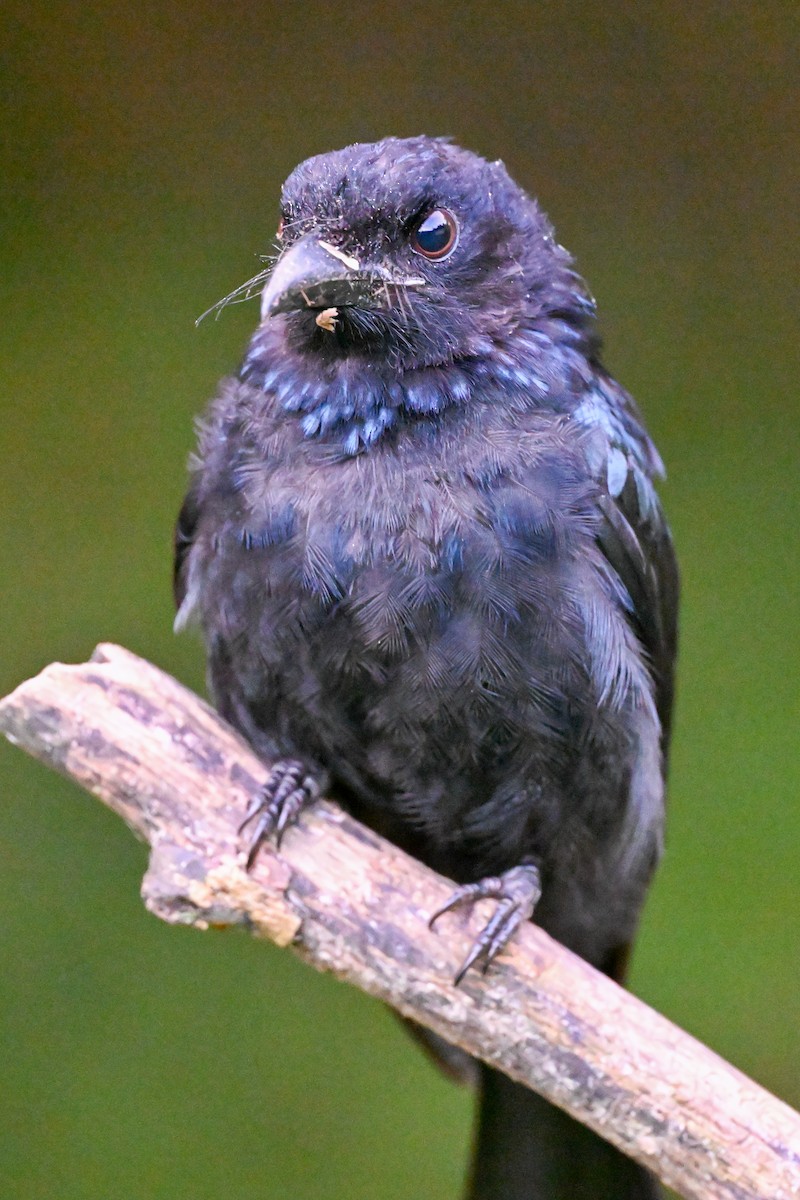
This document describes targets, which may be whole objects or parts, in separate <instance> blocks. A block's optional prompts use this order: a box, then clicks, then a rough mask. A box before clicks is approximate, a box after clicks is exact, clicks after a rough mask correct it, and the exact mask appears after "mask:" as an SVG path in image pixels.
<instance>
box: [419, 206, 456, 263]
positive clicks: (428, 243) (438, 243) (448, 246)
mask: <svg viewBox="0 0 800 1200" xmlns="http://www.w3.org/2000/svg"><path fill="white" fill-rule="evenodd" d="M457 239H458V223H457V222H456V219H455V217H454V216H453V214H452V213H449V212H448V211H447V209H446V208H434V209H432V210H431V212H429V213H426V214H425V216H424V217H423V218H422V220H421V221H420V222H419V224H418V225H417V226H416V227H415V229H414V232H413V233H412V234H411V249H412V250H415V251H416V252H417V254H422V255H424V257H425V258H445V257H446V256H447V255H448V254H449V253H450V251H451V250H452V249H453V247H454V246H455V244H456V241H457Z"/></svg>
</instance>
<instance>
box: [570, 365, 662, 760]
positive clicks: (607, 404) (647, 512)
mask: <svg viewBox="0 0 800 1200" xmlns="http://www.w3.org/2000/svg"><path fill="white" fill-rule="evenodd" d="M574 419H575V420H577V421H578V422H579V423H580V424H582V425H583V426H584V427H586V428H589V429H593V430H595V431H599V432H600V433H601V434H602V435H603V436H602V437H601V438H599V439H597V443H596V444H598V445H600V446H602V447H603V449H602V450H601V451H600V453H599V454H598V457H597V459H596V460H595V461H594V462H593V464H592V465H593V467H594V468H595V470H596V474H597V476H598V478H599V479H600V482H601V496H600V501H599V505H600V512H601V523H600V531H599V534H598V542H599V545H600V548H601V549H602V551H603V554H604V555H605V557H606V559H607V561H608V562H609V564H610V565H611V567H612V568H613V570H614V572H615V573H616V575H617V576H618V578H619V579H620V581H621V582H622V584H623V585H624V587H625V589H626V591H627V593H628V596H629V597H630V600H631V605H632V609H631V613H630V620H631V623H632V624H633V626H634V629H635V631H636V634H637V636H638V638H639V640H640V642H641V644H642V645H643V647H644V649H645V651H646V654H647V658H648V665H649V668H650V671H651V673H652V675H653V679H654V681H655V685H656V705H657V708H658V715H659V718H660V721H661V727H662V748H663V753H664V760H665V762H666V757H667V751H668V747H669V735H670V725H671V718H672V700H673V691H674V671H675V656H676V651H677V614H678V568H677V563H676V559H675V552H674V548H673V544H672V537H671V534H670V531H669V526H668V525H667V521H666V518H665V516H664V512H663V509H662V507H661V502H660V500H659V498H658V493H657V492H656V489H655V483H654V480H655V478H657V477H658V476H661V475H663V473H664V468H663V466H662V464H661V459H660V458H659V456H658V453H657V451H656V449H655V447H654V446H653V444H652V442H651V441H650V439H649V437H648V435H647V432H646V430H645V428H644V425H643V423H642V420H641V417H640V416H639V413H638V410H637V408H636V405H635V404H634V402H633V400H632V399H631V397H630V396H629V395H628V394H627V393H626V392H625V391H623V389H622V388H620V387H619V385H618V384H616V383H614V382H613V380H611V379H609V378H608V377H607V376H602V377H598V380H597V385H596V387H595V388H594V389H593V390H592V391H591V392H590V393H589V395H588V397H587V398H586V399H585V400H584V401H583V402H582V403H581V405H579V407H578V409H577V410H576V411H575V413H574Z"/></svg>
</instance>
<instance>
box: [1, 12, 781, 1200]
mask: <svg viewBox="0 0 800 1200" xmlns="http://www.w3.org/2000/svg"><path fill="white" fill-rule="evenodd" d="M381 13H382V14H383V15H378V14H381ZM796 33H797V23H796V12H795V11H794V8H793V6H791V5H789V4H785V3H774V2H770V0H767V3H765V4H762V5H758V6H745V5H742V4H735V3H734V4H717V3H709V2H704V3H700V4H698V5H694V6H688V5H687V6H681V5H679V6H677V8H676V6H675V5H673V4H667V3H657V2H654V3H645V4H641V5H636V6H631V5H626V4H623V3H621V2H620V0H610V3H606V4H603V5H600V4H590V3H584V2H582V0H578V2H576V3H573V4H570V5H562V6H552V5H544V4H539V3H533V4H529V3H522V2H519V3H508V4H505V5H503V6H500V5H496V4H491V5H490V4H489V3H470V4H467V5H452V6H450V7H447V6H445V7H444V8H442V6H428V5H424V6H423V5H416V4H405V5H403V6H397V7H396V8H394V9H390V8H388V7H386V8H385V9H383V10H381V9H380V8H379V7H374V6H371V5H370V6H367V5H362V4H359V3H358V2H355V3H350V4H347V5H340V4H337V3H333V4H326V5H304V6H299V5H286V4H282V5H273V4H271V3H263V2H262V3H258V4H256V3H253V2H251V0H246V2H242V3H236V2H234V3H232V4H229V5H215V4H211V3H208V2H207V0H199V2H196V3H195V4H193V5H191V6H189V5H183V4H180V3H178V2H177V0H167V2H166V3H158V4H156V3H153V2H152V0H150V2H145V3H143V4H141V5H137V6H135V7H129V6H124V5H122V4H120V3H118V0H112V2H111V3H107V4H93V3H88V4H83V5H81V6H77V5H68V4H58V3H56V4H49V5H44V4H41V3H37V2H36V0H34V2H33V3H28V4H24V5H22V4H18V5H16V6H15V5H14V4H12V5H10V6H6V13H5V16H4V21H3V33H2V39H3V44H2V67H1V68H0V69H1V70H2V79H3V87H2V98H1V99H0V104H1V105H2V125H1V126H0V127H1V128H2V131H3V149H2V156H3V161H2V164H0V171H1V172H2V178H3V181H4V189H3V191H4V199H3V204H4V208H5V211H4V214H3V221H2V230H3V249H2V256H3V262H2V284H3V286H2V295H1V296H0V305H2V321H1V322H0V341H1V342H2V353H0V404H2V423H1V424H0V442H1V444H2V462H3V469H2V472H0V503H2V512H3V521H2V524H0V547H2V587H3V592H4V595H3V610H2V611H3V633H4V641H3V650H2V667H1V668H0V675H1V678H0V689H2V690H3V691H6V690H9V689H10V688H11V687H12V686H13V685H14V684H15V683H16V682H18V681H19V680H20V679H21V678H23V677H25V676H27V675H30V674H32V673H33V672H35V671H36V670H38V669H39V668H40V667H41V666H43V665H44V664H45V663H46V662H48V661H50V660H51V659H65V660H80V659H83V658H84V657H85V656H87V655H88V654H89V653H90V652H91V649H92V647H93V646H94V644H95V643H96V642H97V641H100V640H102V639H112V640H115V641H119V642H121V643H123V644H125V645H127V646H129V647H131V648H132V649H133V650H135V651H137V652H139V653H141V654H144V655H146V656H148V657H150V658H152V659H153V660H154V661H155V662H157V663H159V664H160V665H162V666H163V667H165V668H166V669H168V670H170V671H172V672H174V673H175V674H177V675H178V676H180V677H181V678H183V679H184V680H185V681H187V682H188V683H189V684H191V685H192V686H194V687H196V688H202V675H203V671H202V653H201V648H200V646H199V644H198V643H197V642H196V641H194V640H192V639H191V638H184V639H179V640H177V639H174V638H173V636H172V633H171V620H172V613H171V603H170V598H169V585H168V577H169V569H170V537H171V526H172V521H173V518H174V514H175V512H176V510H177V507H178V505H179V502H180V499H181V494H182V490H183V487H184V480H185V469H184V464H185V459H186V454H187V452H188V450H189V448H190V446H191V443H192V431H191V421H192V416H193V414H194V413H195V412H197V411H198V410H199V409H200V408H201V407H202V405H203V403H204V402H205V399H206V398H207V397H208V396H209V395H210V394H211V392H212V390H213V388H214V386H215V381H216V379H217V378H218V377H219V376H220V375H221V374H222V373H224V372H225V371H226V370H230V369H232V368H233V367H234V366H235V365H236V363H237V360H238V356H239V354H240V351H241V347H242V346H243V344H244V341H245V339H246V336H247V333H248V329H249V327H250V326H251V324H252V322H253V320H254V317H255V307H254V306H252V305H251V306H244V307H242V308H238V309H236V308H234V309H228V310H227V311H226V312H225V313H224V315H223V319H222V320H221V321H220V322H219V323H216V324H215V323H214V322H213V321H211V320H209V321H206V322H205V323H204V324H203V325H202V326H201V327H200V328H199V329H195V327H194V324H193V321H194V318H195V317H196V316H197V314H199V313H200V312H202V311H203V310H204V309H206V308H207V307H208V306H209V304H211V303H213V301H215V300H216V299H217V298H218V297H220V296H222V295H224V294H226V293H227V292H228V291H229V290H230V289H231V288H232V287H233V286H235V285H236V284H237V283H239V282H240V281H241V280H243V279H244V278H246V277H248V276H249V275H250V274H252V273H253V270H254V261H255V259H254V256H255V255H257V254H258V253H259V252H262V251H264V250H265V249H267V248H268V246H269V244H270V241H271V237H272V233H273V230H274V226H275V220H276V209H277V194H278V189H279V186H280V183H281V181H282V179H283V177H284V176H285V175H286V174H287V173H288V171H289V170H290V169H291V167H292V166H293V165H294V164H295V162H297V161H299V160H300V159H302V158H304V157H306V156H307V155H308V154H310V153H314V152H318V151H322V150H325V149H330V148H332V147H336V146H340V145H343V144H345V143H346V142H348V141H353V140H368V139H372V138H374V137H377V136H381V135H383V134H385V133H389V132H395V133H400V134H409V133H418V132H422V131H424V132H429V133H450V134H452V135H453V136H454V137H455V138H456V139H457V140H458V141H459V142H461V143H463V144H465V145H468V146H470V147H472V148H474V149H477V150H479V151H481V152H483V153H486V154H488V155H490V156H492V157H496V156H501V157H503V158H504V159H505V160H506V162H507V163H508V165H509V167H510V169H511V171H512V173H513V174H514V175H515V176H516V177H517V178H518V179H519V180H520V181H522V182H523V183H524V184H525V185H526V186H528V187H529V188H530V189H531V190H532V191H534V192H536V194H538V195H539V197H540V198H541V200H542V202H543V204H544V206H545V208H546V209H547V210H548V211H549V212H550V213H551V214H552V216H553V218H554V219H555V221H556V224H557V227H558V230H559V234H560V236H561V238H562V239H563V241H564V242H565V244H566V245H568V246H569V247H570V248H571V249H572V250H573V251H574V252H575V253H576V255H577V257H578V260H579V263H580V265H581V268H582V269H583V271H584V273H585V274H586V276H587V278H588V279H589V280H590V282H591V285H592V287H593V289H594V290H595V292H596V294H597V296H598V297H599V301H600V309H601V313H602V315H603V326H604V330H605V332H606V335H607V346H608V353H607V359H608V362H609V364H610V366H611V367H612V369H613V370H614V372H615V373H616V374H617V375H618V377H619V378H620V379H621V380H622V381H623V382H624V383H625V384H626V385H627V386H628V387H629V388H630V389H631V390H632V391H633V392H634V394H635V395H636V396H637V397H638V399H639V400H640V402H641V404H642V406H643V408H644V410H645V412H646V414H647V417H648V422H649V424H650V426H651V429H652V430H653V432H654V434H655V435H656V437H657V440H658V443H659V445H660V448H661V450H662V452H663V454H664V458H665V459H666V461H667V463H668V466H669V470H670V479H669V482H668V484H667V485H666V487H665V489H664V495H665V501H666V504H667V507H668V510H669V513H670V516H671V519H672V523H673V526H674V530H675V534H676V538H677V542H678V546H679V550H680V555H681V561H682V565H683V576H684V607H683V623H682V660H681V673H680V705H679V714H678V726H677V736H676V742H675V751H674V759H673V779H672V789H671V818H670V829H669V850H668V854H667V856H666V859H665V861H664V865H663V868H662V870H661V872H660V874H659V877H658V881H657V884H656V886H655V888H654V890H653V895H652V899H651V902H650V904H649V906H648V910H647V913H646V917H645V921H644V925H643V929H642V936H641V940H640V945H639V949H638V952H637V958H636V963H635V969H634V975H633V985H634V987H635V988H636V990H637V991H638V992H639V993H640V994H641V995H643V996H644V997H645V998H646V999H648V1000H649V1001H650V1002H651V1003H653V1004H655V1005H656V1006H657V1007H659V1008H661V1009H662V1010H663V1011H664V1012H666V1013H667V1014H668V1015H669V1016H671V1017H672V1018H674V1019H675V1020H676V1021H678V1022H679V1023H681V1024H683V1025H684V1026H685V1027H687V1028H688V1029H689V1030H691V1031H692V1032H694V1033H695V1034H697V1035H698V1036H699V1037H701V1038H702V1039H704V1040H706V1041H708V1042H709V1043H710V1044H711V1045H712V1046H713V1047H715V1048H716V1049H717V1050H719V1051H720V1052H721V1053H722V1054H724V1055H725V1056H727V1057H729V1058H731V1059H732V1060H733V1061H734V1062H736V1063H737V1064H738V1065H740V1066H741V1067H742V1068H743V1069H744V1070H746V1071H748V1072H750V1073H752V1074H753V1075H754V1076H755V1077H756V1078H757V1079H759V1080H760V1081H761V1082H763V1083H764V1084H765V1085H767V1086H768V1087H770V1088H772V1089H774V1090H775V1091H777V1092H778V1093H779V1094H781V1095H783V1096H784V1097H785V1098H786V1099H787V1100H789V1101H790V1102H792V1103H794V1104H796V1105H797V1104H800V1090H798V1082H797V1080H798V1065H799V1064H798V1051H797V1044H796V1031H797V1027H798V1022H799V1021H800V999H799V998H798V996H799V995H800V989H798V987H797V958H798V940H799V939H798V933H800V917H799V916H798V903H797V894H796V885H795V881H796V874H797V865H796V864H797V851H798V841H799V840H800V812H799V811H798V804H797V795H798V783H800V779H798V754H797V728H798V716H799V715H800V713H799V712H798V708H799V707H800V705H799V704H798V694H799V693H798V684H797V677H798V655H799V653H800V652H799V651H798V638H797V611H798V610H797V603H798V594H799V592H800V578H799V575H800V572H799V570H798V564H799V562H800V555H798V542H797V528H798V524H799V523H800V503H799V502H800V472H798V462H800V445H799V444H798V441H799V439H798V425H799V424H800V423H799V422H798V406H797V380H798V375H799V371H798V368H799V367H800V363H798V361H797V355H796V348H797V310H798V294H797V266H796V261H795V254H794V253H793V251H796V247H797V230H796V228H792V220H793V218H794V216H795V214H796V201H797V195H798V194H799V193H800V186H799V185H800V179H798V162H800V155H798V147H797V145H796V143H795V141H794V134H793V132H792V131H793V129H794V130H796V129H797V127H798V122H797V112H796V99H797V93H796V86H795V85H796V75H795V72H794V67H793V66H792V64H793V62H794V60H795V54H796V49H797V46H796ZM0 779H2V788H3V794H4V804H3V816H2V824H1V825H0V856H2V865H3V880H4V898H5V903H4V914H3V920H2V925H1V926H0V939H1V940H2V942H3V944H4V951H5V957H4V962H5V969H4V971H3V975H2V979H1V980H0V1004H1V1005H2V1024H1V1025H0V1028H1V1029H2V1034H1V1035H0V1036H2V1038H3V1039H4V1041H5V1045H3V1047H2V1050H1V1051H0V1053H2V1061H3V1064H4V1069H3V1074H4V1081H3V1082H4V1088H3V1091H4V1115H3V1120H2V1122H1V1123H0V1192H2V1195H3V1196H6V1197H9V1198H11V1197H14V1198H17V1197H18V1198H20V1200H39V1198H41V1200H44V1198H45V1197H46V1198H48V1200H50V1198H51V1197H53V1196H58V1197H59V1198H60V1200H72V1198H74V1200H95V1198H96V1200H106V1198H107V1197H108V1196H110V1195H114V1196H125V1197H132V1198H133V1197H135V1198H136V1200H203V1198H205V1197H208V1198H211V1197H218V1196H220V1195H225V1196H230V1197H236V1198H237V1200H247V1198H248V1197H252V1198H253V1200H255V1198H256V1197H259V1198H260V1200H263V1198H266V1197H275V1198H278V1197H283V1196H286V1195H294V1196H302V1197H304V1200H315V1198H318V1200H322V1198H330V1197H332V1196H347V1197H348V1200H359V1198H364V1200H366V1198H369V1200H375V1198H376V1197H381V1198H385V1200H391V1198H396V1200H408V1197H413V1196H422V1195H425V1196H432V1195H436V1196H439V1197H443V1198H444V1197H447V1196H453V1197H455V1196H456V1195H457V1194H458V1190H459V1185H460V1178H461V1173H462V1169H463V1162H464V1159H465V1154H466V1144H467V1139H468V1136H469V1104H470V1101H469V1097H468V1096H467V1095H466V1094H464V1093H462V1092H459V1091H458V1090H457V1089H455V1088H454V1087H451V1086H450V1085H449V1084H447V1083H446V1082H444V1081H442V1080H440V1079H439V1078H438V1077H437V1075H436V1074H435V1072H434V1071H433V1070H432V1069H430V1068H429V1066H428V1065H427V1063H425V1062H424V1061H423V1060H422V1059H421V1057H420V1056H419V1054H418V1052H417V1050H416V1049H415V1048H414V1047H413V1046H412V1045H411V1044H410V1043H409V1042H408V1041H407V1039H405V1038H403V1036H402V1035H401V1033H400V1031H399V1029H397V1028H396V1027H395V1024H394V1022H393V1021H392V1020H391V1019H390V1017H389V1016H388V1014H386V1013H384V1012H383V1011H382V1010H381V1009H380V1008H379V1007H378V1006H377V1005H375V1004H373V1003H371V1002H370V1001H368V1000H367V999H366V998H364V997H363V996H360V995H357V994H355V993H352V992H350V991H349V990H347V989H345V988H342V987H340V986H339V985H337V984H335V983H334V982H332V981H331V980H329V979H326V978H322V977H317V976H315V975H314V974H313V973H312V972H310V971H309V970H308V969H306V968H303V967H301V966H300V965H299V964H298V963H296V962H294V960H292V959H291V957H290V956H289V955H287V954H285V953H280V952H277V951H272V950H271V949H270V948H268V947H264V946H262V945H257V944H256V943H254V942H249V941H248V940H247V939H245V938H243V937H236V936H226V935H220V936H218V937H214V936H211V935H205V936H202V937H199V936H197V935H196V934H193V933H191V932H188V931H185V930H179V929H172V928H168V927H166V926H162V925H160V924H158V923H156V922H155V921H153V920H152V919H151V918H150V917H148V916H147V915H146V914H145V913H144V912H143V910H142V909H141V906H140V904H139V901H138V896H137V891H138V882H139V879H140V876H141V873H142V870H143V867H144V854H143V851H142V849H141V848H140V847H137V846H136V844H135V843H134V842H133V841H132V839H131V838H130V835H129V834H128V833H127V831H126V830H125V829H124V828H123V827H122V825H121V823H120V822H118V821H117V820H115V819H114V818H113V817H111V816H110V815H109V814H107V813H106V812H104V811H103V809H102V808H101V806H100V805H99V804H97V803H96V802H95V801H93V800H90V799H89V798H87V797H85V796H83V795H82V794H80V793H79V792H78V791H77V790H76V789H75V788H73V787H72V786H71V785H68V784H67V783H65V782H64V781H61V780H59V779H57V778H56V777H54V776H52V775H50V774H48V773H47V772H46V771H44V770H43V769H42V768H39V767H37V766H36V765H34V764H32V763H29V762H28V761H26V760H25V759H24V758H23V756H22V755H20V754H19V753H18V752H16V751H14V750H12V749H11V748H10V747H7V746H2V747H0Z"/></svg>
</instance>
